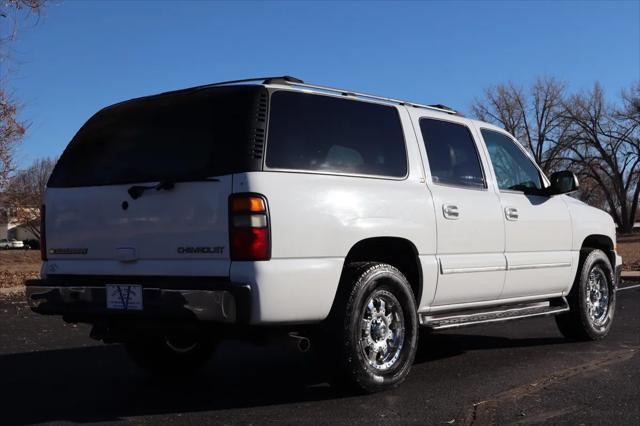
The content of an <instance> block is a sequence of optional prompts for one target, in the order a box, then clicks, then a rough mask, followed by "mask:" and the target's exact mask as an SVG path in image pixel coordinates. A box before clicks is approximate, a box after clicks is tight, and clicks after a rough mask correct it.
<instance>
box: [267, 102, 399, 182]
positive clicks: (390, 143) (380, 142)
mask: <svg viewBox="0 0 640 426" xmlns="http://www.w3.org/2000/svg"><path fill="white" fill-rule="evenodd" d="M266 165H267V167H270V168H278V169H296V170H310V171H322V172H336V173H351V174H363V175H374V176H389V177H398V178H399V177H404V176H406V174H407V153H406V147H405V142H404V133H403V131H402V124H401V123H400V116H399V115H398V111H397V109H396V108H395V107H392V106H387V105H380V104H374V103H368V102H360V101H354V100H349V99H340V98H334V97H330V96H322V95H311V94H306V93H298V92H288V91H279V92H275V93H274V94H273V95H272V96H271V108H270V115H269V133H268V140H267V158H266Z"/></svg>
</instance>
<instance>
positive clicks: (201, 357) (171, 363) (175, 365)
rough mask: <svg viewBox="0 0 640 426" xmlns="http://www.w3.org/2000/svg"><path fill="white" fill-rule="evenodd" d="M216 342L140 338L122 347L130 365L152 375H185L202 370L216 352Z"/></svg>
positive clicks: (193, 338) (201, 338) (194, 338)
mask: <svg viewBox="0 0 640 426" xmlns="http://www.w3.org/2000/svg"><path fill="white" fill-rule="evenodd" d="M216 346H217V345H216V341H215V340H214V339H213V338H212V337H207V336H204V335H196V336H157V335H153V336H151V335H149V336H147V335H143V336H139V337H138V338H137V339H135V340H132V341H129V342H127V343H125V347H126V349H127V352H128V353H129V355H130V356H131V358H132V359H133V361H134V362H135V363H136V364H137V365H138V366H140V367H142V368H144V369H145V370H148V371H150V372H151V373H153V374H161V375H179V374H188V373H191V372H193V371H195V370H197V369H198V368H200V367H202V366H203V365H204V364H205V363H206V362H207V361H208V360H209V358H210V357H211V355H212V354H213V352H214V351H215V348H216Z"/></svg>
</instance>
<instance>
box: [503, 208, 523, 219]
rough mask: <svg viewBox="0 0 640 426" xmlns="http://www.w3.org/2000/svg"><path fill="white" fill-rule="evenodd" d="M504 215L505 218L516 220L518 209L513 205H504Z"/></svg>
mask: <svg viewBox="0 0 640 426" xmlns="http://www.w3.org/2000/svg"><path fill="white" fill-rule="evenodd" d="M504 216H505V217H506V218H507V220H518V217H519V215H518V209H516V208H515V207H505V209H504Z"/></svg>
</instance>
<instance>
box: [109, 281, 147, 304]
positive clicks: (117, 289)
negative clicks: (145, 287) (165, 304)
mask: <svg viewBox="0 0 640 426" xmlns="http://www.w3.org/2000/svg"><path fill="white" fill-rule="evenodd" d="M106 290H107V309H119V310H125V311H141V310H142V286H141V285H130V284H107V288H106Z"/></svg>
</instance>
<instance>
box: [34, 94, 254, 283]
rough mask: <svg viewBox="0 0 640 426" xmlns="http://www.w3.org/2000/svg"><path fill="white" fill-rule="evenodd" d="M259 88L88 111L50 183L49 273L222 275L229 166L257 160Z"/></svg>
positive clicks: (241, 168)
mask: <svg viewBox="0 0 640 426" xmlns="http://www.w3.org/2000/svg"><path fill="white" fill-rule="evenodd" d="M263 90H264V89H263V88H260V87H255V86H252V87H249V86H236V87H219V88H207V89H196V90H188V91H182V92H176V93H170V94H165V95H159V96H153V97H149V98H142V99H137V100H133V101H129V102H125V103H123V104H118V105H115V106H112V107H109V108H106V109H104V110H102V111H100V112H99V113H98V114H96V115H95V116H94V117H92V118H91V119H90V120H89V121H88V122H87V123H86V124H85V125H84V126H83V128H82V129H81V130H80V131H79V132H78V134H77V135H76V136H75V137H74V139H73V140H72V142H71V143H70V144H69V146H68V148H67V149H66V150H65V152H64V154H63V155H62V157H61V159H60V161H59V162H58V164H57V165H56V168H55V170H54V172H53V174H52V177H51V179H50V181H49V184H48V189H47V192H46V195H45V206H46V225H47V226H46V237H47V248H48V253H47V255H48V259H49V261H50V262H49V263H50V265H48V268H49V270H48V271H46V272H49V273H51V272H55V273H61V274H64V273H70V274H118V275H122V274H132V275H157V274H162V275H211V276H228V274H229V266H230V260H229V247H228V245H229V236H228V217H229V216H228V211H227V210H228V202H229V201H228V200H229V195H230V194H231V192H232V188H233V184H232V179H233V173H236V172H245V171H251V170H255V169H259V168H260V167H261V160H260V159H259V158H258V159H256V160H254V158H253V156H252V155H251V150H252V149H253V148H255V143H256V134H257V133H258V132H257V131H256V129H258V128H264V125H265V124H266V117H265V116H264V112H262V111H258V107H259V105H260V102H261V100H262V97H263V93H264V92H263ZM258 142H260V141H258ZM260 143H261V142H260ZM52 265H53V266H52Z"/></svg>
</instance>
